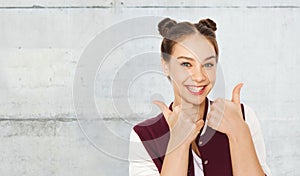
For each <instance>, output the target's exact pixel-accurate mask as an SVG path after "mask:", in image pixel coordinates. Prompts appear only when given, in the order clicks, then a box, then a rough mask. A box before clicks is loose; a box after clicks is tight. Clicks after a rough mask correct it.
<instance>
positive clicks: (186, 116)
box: [153, 100, 204, 151]
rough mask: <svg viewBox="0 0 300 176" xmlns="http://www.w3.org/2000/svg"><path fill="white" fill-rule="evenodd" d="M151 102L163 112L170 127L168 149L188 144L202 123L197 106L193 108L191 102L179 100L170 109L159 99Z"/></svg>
mask: <svg viewBox="0 0 300 176" xmlns="http://www.w3.org/2000/svg"><path fill="white" fill-rule="evenodd" d="M153 103H154V104H155V105H157V106H158V107H159V108H160V110H161V111H162V112H163V115H164V117H165V119H166V121H167V123H168V126H169V129H170V140H169V144H168V151H172V150H173V149H176V148H177V147H179V146H181V145H186V146H189V145H190V144H191V143H192V141H193V140H194V139H195V138H196V137H197V135H198V134H199V132H200V130H201V128H202V127H203V125H204V121H203V120H202V119H200V115H199V112H198V111H197V110H196V109H197V108H193V106H194V105H192V104H189V103H185V102H181V105H178V106H175V107H174V108H173V111H171V110H170V109H169V108H168V106H167V105H166V104H165V103H163V102H161V101H157V100H155V101H153Z"/></svg>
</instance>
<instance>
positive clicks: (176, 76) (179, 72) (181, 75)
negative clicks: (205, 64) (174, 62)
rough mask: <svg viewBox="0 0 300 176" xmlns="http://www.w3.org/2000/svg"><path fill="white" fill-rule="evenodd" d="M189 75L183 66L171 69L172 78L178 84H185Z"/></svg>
mask: <svg viewBox="0 0 300 176" xmlns="http://www.w3.org/2000/svg"><path fill="white" fill-rule="evenodd" d="M189 75H190V74H189V72H188V71H187V70H186V69H184V68H183V67H181V66H176V67H172V69H170V76H171V78H172V79H173V80H174V81H175V82H177V83H181V82H183V81H184V80H186V79H187V78H188V77H189Z"/></svg>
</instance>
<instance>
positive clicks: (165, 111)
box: [152, 100, 172, 118]
mask: <svg viewBox="0 0 300 176" xmlns="http://www.w3.org/2000/svg"><path fill="white" fill-rule="evenodd" d="M152 103H153V104H155V105H156V106H158V107H159V109H160V110H161V111H162V113H163V114H164V116H165V117H166V118H168V117H169V115H170V113H172V112H171V111H170V109H169V107H168V106H167V105H166V104H165V103H164V102H161V101H158V100H154V101H152Z"/></svg>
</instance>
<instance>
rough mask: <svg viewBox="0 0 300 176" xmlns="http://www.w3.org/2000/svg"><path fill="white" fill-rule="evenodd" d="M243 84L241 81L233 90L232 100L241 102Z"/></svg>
mask: <svg viewBox="0 0 300 176" xmlns="http://www.w3.org/2000/svg"><path fill="white" fill-rule="evenodd" d="M243 85H244V84H243V83H239V84H238V85H236V86H235V87H234V89H233V91H232V99H231V101H232V102H234V103H237V104H240V92H241V88H242V87H243Z"/></svg>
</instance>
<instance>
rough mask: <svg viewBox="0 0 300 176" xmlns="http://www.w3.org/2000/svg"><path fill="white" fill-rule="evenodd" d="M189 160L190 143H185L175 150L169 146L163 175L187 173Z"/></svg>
mask: <svg viewBox="0 0 300 176" xmlns="http://www.w3.org/2000/svg"><path fill="white" fill-rule="evenodd" d="M169 145H170V144H169ZM188 161H189V145H186V144H183V145H181V146H179V147H178V148H176V149H174V150H172V149H171V148H170V147H168V148H167V154H166V155H165V159H164V163H163V166H162V171H161V176H174V175H178V176H185V175H187V170H188Z"/></svg>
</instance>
